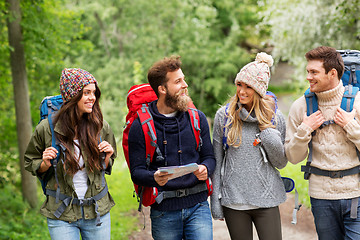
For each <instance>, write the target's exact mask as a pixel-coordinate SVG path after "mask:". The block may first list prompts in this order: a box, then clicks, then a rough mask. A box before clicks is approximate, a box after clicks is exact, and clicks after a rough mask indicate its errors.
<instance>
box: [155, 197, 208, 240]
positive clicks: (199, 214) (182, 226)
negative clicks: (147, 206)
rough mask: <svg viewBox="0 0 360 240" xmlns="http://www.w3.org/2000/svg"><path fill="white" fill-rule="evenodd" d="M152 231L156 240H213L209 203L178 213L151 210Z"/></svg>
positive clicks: (205, 202)
mask: <svg viewBox="0 0 360 240" xmlns="http://www.w3.org/2000/svg"><path fill="white" fill-rule="evenodd" d="M150 218H151V231H152V236H153V238H154V239H155V240H181V239H186V240H190V239H191V240H212V239H213V232H212V218H211V212H210V208H209V203H208V202H207V201H204V202H201V203H198V204H196V205H195V206H193V207H190V208H185V209H181V210H177V211H157V210H154V209H151V212H150Z"/></svg>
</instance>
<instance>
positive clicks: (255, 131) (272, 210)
mask: <svg viewBox="0 0 360 240" xmlns="http://www.w3.org/2000/svg"><path fill="white" fill-rule="evenodd" d="M272 64H273V59H272V57H271V56H270V55H268V54H266V53H259V54H258V55H257V56H256V60H255V61H254V62H251V63H249V64H247V65H246V66H244V67H243V68H242V69H241V71H240V72H239V73H238V74H237V76H236V78H235V85H236V94H235V95H234V96H233V97H232V98H231V99H230V100H229V103H228V104H227V105H226V106H223V107H221V108H220V109H219V110H218V111H217V113H216V116H215V120H214V133H213V146H214V153H215V158H216V169H215V172H214V174H213V177H212V179H213V186H214V192H213V194H212V196H211V211H212V215H213V218H214V219H220V220H224V219H225V221H226V225H227V227H228V230H229V233H230V236H231V238H232V239H252V238H253V230H252V229H253V227H252V224H254V225H255V227H256V230H257V233H258V236H259V239H260V240H264V239H266V240H272V239H274V240H279V239H282V237H281V222H280V213H279V208H278V206H279V205H280V204H281V203H282V202H284V201H285V200H286V195H285V189H284V184H283V182H282V180H281V177H280V174H279V172H278V170H277V169H281V168H284V167H285V166H286V163H287V159H286V156H285V152H284V146H283V143H284V140H285V120H284V116H283V115H282V114H281V112H280V111H279V110H278V109H276V103H275V100H274V98H272V97H271V96H268V95H267V94H266V90H267V88H268V84H269V80H270V67H271V66H272Z"/></svg>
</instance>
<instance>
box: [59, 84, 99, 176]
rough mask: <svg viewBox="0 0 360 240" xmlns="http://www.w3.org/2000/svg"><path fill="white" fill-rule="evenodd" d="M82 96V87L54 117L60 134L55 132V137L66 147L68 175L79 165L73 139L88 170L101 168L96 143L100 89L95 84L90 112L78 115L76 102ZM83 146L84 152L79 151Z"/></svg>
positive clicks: (78, 168) (97, 137)
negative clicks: (76, 140) (59, 128)
mask: <svg viewBox="0 0 360 240" xmlns="http://www.w3.org/2000/svg"><path fill="white" fill-rule="evenodd" d="M82 96H83V89H82V90H81V91H80V92H79V93H78V94H77V95H76V96H74V97H73V98H72V99H71V100H70V101H68V102H66V103H64V104H63V106H62V107H61V108H60V110H59V112H58V114H57V115H56V117H55V120H54V125H56V124H57V123H60V127H61V132H62V134H57V133H55V134H56V137H57V139H58V140H59V141H60V143H61V144H62V145H63V146H64V147H65V148H66V153H65V169H66V172H67V173H69V174H70V175H74V174H75V173H76V172H77V171H78V170H80V166H79V164H78V159H76V158H75V156H74V152H72V151H71V149H73V146H74V144H76V143H74V139H75V138H77V139H78V140H79V146H78V147H79V149H80V154H81V155H82V156H84V155H86V157H87V162H88V164H89V167H90V171H92V172H93V171H95V170H101V168H102V166H101V162H100V151H99V149H98V144H99V142H100V131H101V129H102V127H103V115H102V113H101V109H100V105H99V100H100V96H101V92H100V89H99V88H98V86H97V85H96V90H95V96H96V100H95V103H94V106H93V109H92V112H91V113H83V114H82V115H80V112H79V109H78V107H77V103H78V102H79V101H80V99H81V98H82ZM80 146H82V147H83V150H84V152H82V151H81V148H80Z"/></svg>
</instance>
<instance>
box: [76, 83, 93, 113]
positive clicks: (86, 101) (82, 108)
mask: <svg viewBox="0 0 360 240" xmlns="http://www.w3.org/2000/svg"><path fill="white" fill-rule="evenodd" d="M95 92H96V85H95V84H94V83H91V84H88V85H86V86H85V87H84V88H83V94H82V97H81V99H80V100H79V101H78V103H77V107H78V110H79V112H80V114H81V115H83V114H84V113H91V112H92V110H93V106H94V104H95V101H96V96H95Z"/></svg>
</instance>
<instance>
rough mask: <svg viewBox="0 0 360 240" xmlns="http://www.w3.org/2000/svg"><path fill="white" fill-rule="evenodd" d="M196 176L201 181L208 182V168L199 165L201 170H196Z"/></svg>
mask: <svg viewBox="0 0 360 240" xmlns="http://www.w3.org/2000/svg"><path fill="white" fill-rule="evenodd" d="M194 174H195V176H196V177H197V178H198V179H199V180H206V179H207V178H208V172H207V167H206V166H205V165H199V169H198V170H196V171H195V172H194Z"/></svg>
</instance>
